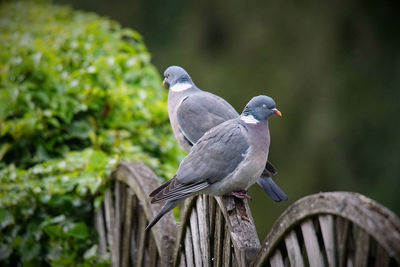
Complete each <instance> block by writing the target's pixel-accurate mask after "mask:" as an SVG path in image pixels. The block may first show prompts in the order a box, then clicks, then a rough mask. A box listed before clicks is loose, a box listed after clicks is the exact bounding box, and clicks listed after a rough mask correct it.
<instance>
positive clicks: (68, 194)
mask: <svg viewBox="0 0 400 267" xmlns="http://www.w3.org/2000/svg"><path fill="white" fill-rule="evenodd" d="M0 33H1V39H0V160H1V163H0V181H1V187H0V229H1V233H0V265H2V266H15V265H18V264H21V263H22V264H23V265H27V266H38V265H54V266H65V265H71V266H72V265H74V266H76V265H77V266H88V265H101V264H107V262H108V259H107V258H100V257H99V256H98V255H97V246H96V245H95V244H96V233H95V230H94V226H93V214H94V210H95V206H96V205H97V206H98V205H99V203H101V200H102V194H101V193H102V189H103V188H104V187H105V186H106V177H108V176H109V174H110V172H111V170H112V169H113V168H114V167H115V164H116V163H117V161H118V160H120V159H125V160H140V161H143V162H145V163H146V164H147V165H148V166H150V167H151V168H152V169H153V170H154V171H155V172H156V174H158V175H159V176H160V177H162V178H166V177H170V176H172V175H173V172H174V170H175V168H176V162H178V161H179V159H180V158H181V157H182V154H181V152H180V150H179V149H178V147H177V145H176V143H175V140H174V138H173V136H172V134H171V131H170V127H169V124H168V115H167V114H168V113H167V108H166V92H164V91H163V89H162V88H160V86H161V79H160V76H159V74H158V73H157V71H156V69H155V68H154V67H153V66H152V65H151V63H150V55H149V54H148V52H147V51H146V47H145V45H144V43H143V41H142V38H141V36H140V35H139V34H138V33H137V32H135V31H133V30H130V29H123V28H121V27H120V26H119V25H118V24H117V23H115V22H113V21H110V20H108V19H105V18H101V17H99V16H97V15H95V14H87V13H83V12H77V11H73V10H71V9H70V8H67V7H59V6H52V5H48V4H47V3H46V2H44V3H43V2H23V3H21V2H17V3H7V4H5V3H3V4H2V6H1V7H0Z"/></svg>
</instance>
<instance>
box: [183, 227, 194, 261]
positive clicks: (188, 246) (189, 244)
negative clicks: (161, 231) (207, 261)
mask: <svg viewBox="0 0 400 267" xmlns="http://www.w3.org/2000/svg"><path fill="white" fill-rule="evenodd" d="M185 258H186V266H188V267H192V266H195V261H194V255H193V239H192V231H191V230H190V225H187V226H186V235H185Z"/></svg>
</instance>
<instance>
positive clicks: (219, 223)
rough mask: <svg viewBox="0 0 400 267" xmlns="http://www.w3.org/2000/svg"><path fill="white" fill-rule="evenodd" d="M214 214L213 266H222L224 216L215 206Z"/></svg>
mask: <svg viewBox="0 0 400 267" xmlns="http://www.w3.org/2000/svg"><path fill="white" fill-rule="evenodd" d="M215 212H216V215H215V231H214V253H213V262H214V264H213V266H218V267H220V266H222V257H221V256H220V255H222V251H223V246H224V245H223V241H224V228H225V227H224V225H225V222H224V217H223V215H222V211H221V210H220V209H219V208H217V209H216V211H215Z"/></svg>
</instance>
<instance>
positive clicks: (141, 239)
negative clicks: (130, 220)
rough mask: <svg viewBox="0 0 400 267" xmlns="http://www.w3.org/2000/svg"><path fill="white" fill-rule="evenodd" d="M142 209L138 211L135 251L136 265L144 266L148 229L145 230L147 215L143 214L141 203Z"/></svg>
mask: <svg viewBox="0 0 400 267" xmlns="http://www.w3.org/2000/svg"><path fill="white" fill-rule="evenodd" d="M138 207H140V210H139V212H138V215H139V224H138V228H137V229H138V232H137V239H136V252H135V261H134V262H135V265H134V266H142V264H143V256H144V249H145V244H146V233H147V232H146V231H144V229H145V227H146V222H147V221H146V217H145V216H143V209H142V208H141V206H140V205H138Z"/></svg>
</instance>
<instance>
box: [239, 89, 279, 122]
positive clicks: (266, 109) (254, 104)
mask: <svg viewBox="0 0 400 267" xmlns="http://www.w3.org/2000/svg"><path fill="white" fill-rule="evenodd" d="M272 114H276V115H278V116H280V117H282V113H281V112H280V111H279V110H278V109H277V108H276V104H275V101H274V100H273V99H272V98H271V97H269V96H265V95H259V96H255V97H253V98H252V99H251V100H250V101H249V103H247V105H246V107H245V108H244V110H243V112H242V115H241V117H242V120H243V121H245V122H247V123H257V122H259V121H265V120H267V118H268V117H269V116H271V115H272Z"/></svg>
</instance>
